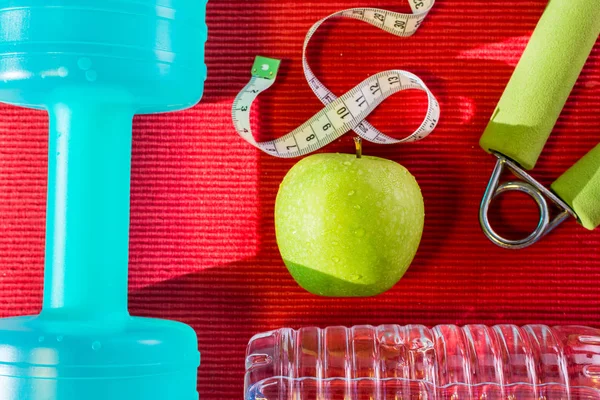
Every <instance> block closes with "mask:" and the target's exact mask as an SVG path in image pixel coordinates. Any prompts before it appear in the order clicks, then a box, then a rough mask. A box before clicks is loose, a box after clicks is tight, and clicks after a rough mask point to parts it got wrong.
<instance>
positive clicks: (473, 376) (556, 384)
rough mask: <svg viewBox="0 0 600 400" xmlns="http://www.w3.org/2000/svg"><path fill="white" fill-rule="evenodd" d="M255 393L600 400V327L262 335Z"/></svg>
mask: <svg viewBox="0 0 600 400" xmlns="http://www.w3.org/2000/svg"><path fill="white" fill-rule="evenodd" d="M245 396H246V397H245V398H246V400H261V399H263V400H309V399H311V400H312V399H315V400H317V399H318V400H325V399H331V400H334V399H336V400H337V399H339V400H363V399H369V400H388V399H390V400H391V399H393V400H409V399H410V400H412V399H415V400H416V399H418V400H426V399H430V400H431V399H444V400H465V399H478V400H480V399H488V400H495V399H507V400H521V399H523V400H559V399H560V400H584V399H585V400H592V399H600V330H598V329H592V328H586V327H580V326H565V327H555V328H550V327H548V326H544V325H528V326H524V327H518V326H514V325H498V326H494V327H487V326H484V325H469V326H465V327H464V328H460V327H457V326H454V325H440V326H437V327H435V328H433V329H429V328H427V327H425V326H422V325H409V326H399V325H382V326H379V327H373V326H356V327H354V328H345V327H329V328H327V329H319V328H304V329H300V330H298V331H295V330H292V329H281V330H278V331H273V332H267V333H263V334H260V335H257V336H255V337H254V338H252V340H251V341H250V344H249V345H248V353H247V358H246V388H245Z"/></svg>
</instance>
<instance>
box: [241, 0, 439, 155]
mask: <svg viewBox="0 0 600 400" xmlns="http://www.w3.org/2000/svg"><path fill="white" fill-rule="evenodd" d="M434 1H435V0H410V1H409V3H410V6H411V9H412V14H402V13H397V12H392V11H387V10H381V9H376V8H351V9H348V10H343V11H340V12H337V13H334V14H332V15H330V16H328V17H326V18H323V19H322V20H320V21H319V22H317V23H316V24H314V25H313V26H312V28H311V29H310V30H309V31H308V33H307V35H306V38H305V40H304V46H303V50H302V65H303V68H304V75H305V77H306V81H307V82H308V84H309V86H310V88H311V89H312V91H313V93H314V94H315V95H316V96H317V97H318V98H319V100H321V102H322V103H323V104H324V105H325V107H324V108H323V109H322V110H321V111H319V112H318V113H316V114H315V115H314V116H313V117H312V118H310V119H309V120H308V121H306V122H305V123H304V124H302V125H301V126H300V127H299V128H297V129H295V130H293V131H292V132H290V133H288V134H287V135H285V136H283V137H281V138H279V139H276V140H271V141H268V142H257V141H256V139H255V138H254V136H253V135H252V129H251V127H250V110H251V107H252V104H253V103H254V101H255V100H256V98H257V96H258V95H259V94H260V93H262V92H264V91H265V90H267V89H269V88H270V87H271V86H272V85H273V83H274V82H275V79H276V77H277V72H278V68H279V63H280V62H279V61H278V60H273V59H270V58H266V57H257V58H256V60H255V62H254V66H253V68H252V79H251V80H250V82H249V83H248V85H246V87H245V88H244V89H243V90H242V91H241V92H240V93H239V94H238V96H237V97H236V99H235V101H234V103H233V111H232V118H233V123H234V126H235V129H236V131H237V132H238V134H239V135H240V136H241V137H242V138H244V139H245V140H246V141H248V142H249V143H250V144H252V145H253V146H255V147H257V148H259V149H261V150H263V151H264V152H266V153H268V154H271V155H273V156H277V157H286V158H287V157H298V156H301V155H304V154H308V153H310V152H312V151H315V150H317V149H319V148H321V147H323V146H325V145H327V144H329V143H331V142H332V141H334V140H335V139H337V138H339V137H340V136H342V135H343V134H345V133H347V132H349V131H351V130H354V132H356V134H357V135H359V136H360V137H362V138H363V139H365V140H368V141H370V142H374V143H382V144H394V143H406V142H414V141H417V140H420V139H423V138H424V137H426V136H427V135H429V134H430V133H431V132H432V131H433V130H434V129H435V127H436V126H437V124H438V121H439V117H440V107H439V104H438V102H437V100H436V99H435V97H434V96H433V94H432V93H431V91H430V90H429V89H428V88H427V86H426V85H425V83H424V82H423V81H422V80H421V79H420V78H419V77H417V76H416V75H414V74H412V73H410V72H407V71H402V70H390V71H385V72H380V73H379V74H376V75H374V76H372V77H370V78H367V79H365V80H364V81H363V82H361V83H360V84H358V85H357V86H356V87H354V88H353V89H351V90H350V91H349V92H347V93H345V94H344V95H342V96H340V97H337V96H336V95H335V94H333V92H331V91H330V90H329V89H328V88H327V87H326V86H325V85H324V84H323V83H322V82H321V81H320V80H319V79H318V78H317V77H316V75H315V74H314V73H313V71H312V69H311V68H310V66H309V64H308V60H307V57H306V52H307V49H308V44H309V43H310V40H311V38H312V37H313V35H314V34H315V32H316V31H317V30H318V29H319V27H320V26H321V25H323V24H324V23H325V22H327V21H328V20H330V19H333V18H353V19H358V20H360V21H363V22H366V23H369V24H371V25H373V26H375V27H377V28H379V29H383V30H385V31H386V32H389V33H391V34H393V35H396V36H411V35H412V34H414V33H415V32H416V31H417V29H418V28H419V26H420V25H421V23H422V22H423V21H424V19H425V17H426V16H427V14H428V13H429V11H430V10H431V8H432V7H433V4H434ZM407 89H417V90H421V91H423V92H425V93H426V94H427V100H428V107H427V114H426V116H425V119H424V120H423V122H422V124H421V125H420V126H419V128H418V129H417V130H416V131H415V132H413V133H412V134H411V135H409V136H408V137H406V138H404V139H401V140H398V139H394V138H392V137H390V136H387V135H386V134H384V133H382V132H380V131H379V130H378V129H377V128H375V127H374V126H373V125H371V124H370V123H369V122H368V121H367V120H366V119H365V118H367V116H368V115H369V114H371V113H372V112H373V111H374V110H375V109H376V108H377V107H378V106H379V105H380V104H381V103H382V102H383V101H384V100H386V99H387V98H388V97H390V96H392V95H394V94H396V93H398V92H400V91H403V90H407Z"/></svg>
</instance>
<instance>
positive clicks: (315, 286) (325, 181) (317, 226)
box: [275, 154, 425, 297]
mask: <svg viewBox="0 0 600 400" xmlns="http://www.w3.org/2000/svg"><path fill="white" fill-rule="evenodd" d="M424 219H425V212H424V204H423V196H422V194H421V189H420V188H419V185H418V184H417V181H416V180H415V178H414V177H413V176H412V175H411V174H410V172H408V170H407V169H406V168H404V167H403V166H401V165H400V164H397V163H395V162H393V161H390V160H385V159H382V158H377V157H362V158H357V157H356V156H355V155H351V154H316V155H313V156H310V157H307V158H305V159H303V160H302V161H300V162H299V163H298V164H296V165H295V166H294V167H293V168H292V169H291V170H290V171H289V173H288V174H287V176H286V177H285V179H284V180H283V182H282V183H281V186H280V188H279V193H278V194H277V202H276V204H275V229H276V233H277V244H278V246H279V250H280V252H281V255H282V257H283V260H284V262H285V264H286V266H287V268H288V270H289V271H290V273H291V274H292V276H293V277H294V279H295V280H296V281H297V282H298V284H300V286H302V287H303V288H304V289H306V290H308V291H309V292H311V293H314V294H318V295H322V296H331V297H360V296H374V295H377V294H379V293H383V292H385V291H387V290H389V289H390V288H391V287H392V286H394V285H395V284H396V283H397V282H398V281H399V280H400V278H402V276H403V275H404V273H405V272H406V270H407V269H408V267H409V266H410V264H411V262H412V260H413V258H414V256H415V254H416V252H417V249H418V247H419V243H420V241H421V235H422V233H423V224H424Z"/></svg>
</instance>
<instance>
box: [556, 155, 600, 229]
mask: <svg viewBox="0 0 600 400" xmlns="http://www.w3.org/2000/svg"><path fill="white" fill-rule="evenodd" d="M551 187H552V190H553V191H554V193H556V194H557V195H558V196H559V197H560V198H561V199H562V200H563V201H565V202H566V203H567V204H568V205H569V206H571V208H572V209H573V211H575V214H577V219H578V220H579V222H580V223H581V225H583V226H584V227H585V228H587V229H590V230H592V229H596V228H597V227H598V226H600V144H598V145H597V146H596V147H594V148H593V149H592V150H591V151H590V152H589V153H587V154H586V155H585V156H584V157H583V158H582V159H581V160H579V161H578V162H577V164H575V165H574V166H573V167H571V168H570V169H569V170H568V171H567V172H565V173H564V174H563V175H562V176H561V177H560V178H558V179H557V180H556V181H555V182H554V183H553V184H552V186H551Z"/></svg>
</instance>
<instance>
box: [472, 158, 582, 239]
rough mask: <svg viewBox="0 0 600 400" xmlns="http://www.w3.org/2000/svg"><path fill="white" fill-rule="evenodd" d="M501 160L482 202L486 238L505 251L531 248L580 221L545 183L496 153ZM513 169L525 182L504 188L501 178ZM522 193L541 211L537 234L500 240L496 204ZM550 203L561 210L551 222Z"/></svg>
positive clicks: (515, 182) (481, 214)
mask: <svg viewBox="0 0 600 400" xmlns="http://www.w3.org/2000/svg"><path fill="white" fill-rule="evenodd" d="M493 154H494V155H495V156H496V157H497V158H498V162H497V163H496V167H495V168H494V171H493V172H492V177H491V178H490V182H489V183H488V186H487V189H486V191H485V194H484V196H483V200H482V201H481V208H480V210H479V222H480V223H481V227H482V229H483V232H484V233H485V235H486V236H487V237H488V238H489V239H490V240H491V241H492V242H493V243H494V244H496V245H498V246H500V247H503V248H505V249H513V250H518V249H523V248H525V247H529V246H531V245H532V244H534V243H536V242H538V241H539V240H540V239H541V238H543V237H544V236H546V235H547V234H548V233H550V232H551V231H552V230H553V229H554V228H556V227H557V226H558V225H560V224H561V223H562V222H564V221H565V220H566V219H567V218H569V217H570V216H573V217H575V218H577V216H576V215H575V212H574V211H573V210H572V209H571V207H569V206H568V205H567V204H566V203H565V202H564V201H562V200H561V199H560V198H558V197H557V196H556V195H555V194H554V193H552V192H551V191H550V190H548V189H547V188H546V187H544V186H543V185H542V184H541V183H539V182H538V181H536V180H535V179H534V178H533V177H532V176H531V175H529V174H528V173H527V172H525V171H524V170H523V169H522V168H521V167H520V166H519V165H518V164H516V163H515V162H514V161H512V160H510V159H508V158H506V157H504V156H503V155H502V154H499V153H493ZM505 168H508V169H510V170H511V171H512V172H513V173H514V174H515V175H516V176H517V177H518V178H520V179H522V181H511V182H506V183H503V184H500V177H501V176H502V173H503V172H504V169H505ZM511 191H519V192H523V193H526V194H528V195H529V196H531V197H532V198H533V200H535V202H536V203H537V205H538V207H539V209H540V220H539V222H538V225H537V227H536V228H535V230H534V231H533V232H532V233H531V234H530V235H529V236H527V237H526V238H524V239H518V240H511V239H507V238H505V237H502V236H500V235H499V234H498V233H496V231H494V229H493V228H492V226H491V224H490V221H489V210H490V205H491V204H492V201H494V199H495V198H496V197H497V196H499V195H500V194H502V193H506V192H511ZM547 199H550V200H552V202H553V203H554V204H555V205H556V206H557V207H558V208H559V210H560V212H559V214H558V215H556V217H554V218H553V219H552V220H551V219H550V209H549V206H548V201H547Z"/></svg>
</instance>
